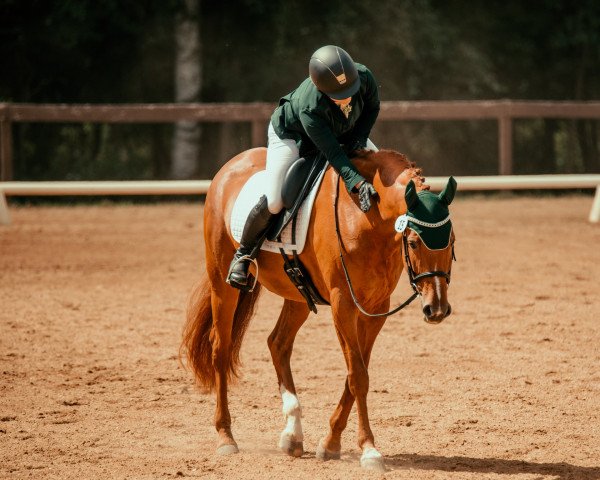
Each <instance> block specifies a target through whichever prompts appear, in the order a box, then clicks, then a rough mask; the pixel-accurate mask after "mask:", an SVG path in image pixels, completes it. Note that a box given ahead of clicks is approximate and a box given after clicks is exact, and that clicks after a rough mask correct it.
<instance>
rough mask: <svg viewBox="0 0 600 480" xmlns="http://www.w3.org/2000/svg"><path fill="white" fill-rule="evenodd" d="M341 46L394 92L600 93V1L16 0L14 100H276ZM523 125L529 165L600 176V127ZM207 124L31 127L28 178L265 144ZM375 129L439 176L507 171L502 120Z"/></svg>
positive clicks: (9, 52) (109, 174)
mask: <svg viewBox="0 0 600 480" xmlns="http://www.w3.org/2000/svg"><path fill="white" fill-rule="evenodd" d="M194 38H195V39H196V40H197V42H196V41H195V40H194ZM328 43H333V44H337V45H341V46H343V47H344V48H345V49H346V50H348V51H349V52H350V54H351V55H352V56H353V57H354V59H355V60H356V61H358V62H361V63H365V64H366V65H368V66H369V67H370V68H371V70H372V71H373V72H374V74H375V76H376V78H377V80H378V83H379V84H380V94H381V99H382V100H483V99H500V98H511V99H536V100H600V81H599V79H600V2H597V1H595V0H580V1H578V2H569V1H567V0H539V1H537V2H534V3H529V2H521V1H514V0H509V1H497V0H491V1H489V2H467V1H453V2H442V1H436V0H396V1H391V0H390V1H385V0H377V1H376V0H361V1H360V2H351V1H350V2H349V1H348V0H346V1H341V0H328V1H327V2H324V1H322V0H319V1H317V0H290V1H286V2H273V1H268V0H228V1H226V2H211V1H206V0H205V1H204V2H202V3H201V2H200V0H146V1H145V2H120V1H117V0H103V1H102V2H95V1H92V0H78V1H70V0H60V1H59V0H0V59H1V60H0V66H1V67H0V68H1V71H2V75H0V101H7V102H32V103H42V102H48V103H59V102H60V103H133V102H174V101H204V102H228V101H236V102H250V101H268V102H273V103H275V102H277V100H278V98H279V97H280V96H282V95H284V94H285V93H287V92H288V91H290V90H291V89H293V88H294V87H295V86H296V85H297V84H299V83H300V81H301V80H302V79H304V78H305V76H306V75H307V61H308V58H309V57H310V54H311V53H312V52H313V51H314V50H316V49H317V48H318V47H320V46H322V45H324V44H328ZM514 126H515V132H514V142H515V145H514V165H515V173H552V172H568V173H576V172H598V171H600V122H599V121H590V120H577V121H571V120H553V119H545V120H519V121H517V122H515V124H514ZM201 127H202V135H200V130H199V127H198V126H197V125H195V124H184V123H181V124H177V125H171V124H164V125H163V124H159V125H127V124H124V125H123V124H116V125H106V124H105V125H102V124H85V125H66V124H58V125H57V124H16V125H15V129H14V132H15V134H14V152H15V177H16V178H17V179H23V180H25V179H32V180H33V179H145V178H167V177H177V178H182V177H186V176H189V175H191V174H193V175H194V176H195V178H210V177H211V176H212V175H213V174H214V173H215V172H216V170H217V169H218V168H219V166H220V165H221V164H222V163H223V162H225V161H226V160H227V159H228V158H230V157H231V156H233V155H235V154H236V153H237V152H239V151H241V150H243V149H245V148H248V147H249V145H250V129H249V126H248V125H246V124H235V123H227V124H210V123H209V124H206V123H204V124H202V125H201ZM372 137H373V140H374V141H375V143H376V144H378V145H380V146H385V147H388V148H394V149H397V150H399V151H402V152H404V153H407V154H408V155H409V156H410V157H411V158H412V159H413V160H415V161H417V162H418V163H419V164H420V165H423V166H424V167H425V172H426V173H427V174H428V175H444V174H449V173H453V174H456V175H460V174H494V173H496V170H497V127H496V123H495V122H493V121H468V122H381V123H379V124H378V125H377V126H376V127H375V129H374V132H373V134H372ZM265 140H266V139H265ZM190 159H192V162H194V161H195V162H196V168H195V169H190ZM192 170H194V171H192Z"/></svg>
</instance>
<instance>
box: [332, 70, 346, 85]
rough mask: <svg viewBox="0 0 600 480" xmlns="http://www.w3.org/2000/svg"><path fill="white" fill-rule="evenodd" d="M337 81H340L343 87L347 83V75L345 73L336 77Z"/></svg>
mask: <svg viewBox="0 0 600 480" xmlns="http://www.w3.org/2000/svg"><path fill="white" fill-rule="evenodd" d="M332 73H333V72H332ZM335 79H336V80H337V81H338V83H339V84H340V85H343V84H344V83H346V74H345V73H342V74H341V75H337V76H336V77H335Z"/></svg>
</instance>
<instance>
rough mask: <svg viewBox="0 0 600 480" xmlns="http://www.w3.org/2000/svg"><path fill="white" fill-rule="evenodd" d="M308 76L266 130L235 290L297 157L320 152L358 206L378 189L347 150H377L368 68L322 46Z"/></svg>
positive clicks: (364, 206)
mask: <svg viewBox="0 0 600 480" xmlns="http://www.w3.org/2000/svg"><path fill="white" fill-rule="evenodd" d="M308 71H309V74H310V78H307V79H306V80H304V81H303V82H302V83H301V84H300V85H299V86H298V88H296V89H295V90H293V91H292V92H291V93H289V94H288V95H286V96H285V97H283V98H281V100H280V101H279V106H278V107H277V108H276V109H275V112H274V113H273V115H272V116H271V122H270V124H269V130H268V141H269V142H268V148H267V165H266V175H267V180H266V182H265V183H266V185H267V187H266V191H265V195H263V196H262V197H261V198H260V200H259V201H258V204H257V205H256V206H254V208H252V210H251V211H250V213H249V214H248V218H247V220H246V223H245V225H244V230H243V232H242V237H241V239H240V247H239V248H238V249H237V251H236V252H235V255H234V257H233V260H232V262H231V266H230V267H229V275H228V277H227V282H228V283H229V284H230V285H232V286H234V287H237V288H240V287H241V288H244V287H246V285H247V283H248V267H249V263H250V261H249V260H253V259H254V256H255V255H257V254H258V250H259V248H260V245H261V244H262V241H263V240H264V237H265V233H266V232H267V230H268V228H269V226H270V220H271V219H272V218H273V217H274V216H275V215H276V214H277V213H279V212H280V211H281V209H282V208H283V202H282V198H281V187H282V183H283V179H284V176H285V173H286V171H287V169H288V168H289V166H290V165H291V164H292V163H293V162H294V161H295V160H297V159H298V158H299V157H300V156H308V155H310V154H311V153H316V152H318V151H320V152H322V153H323V154H324V155H325V157H326V158H327V161H328V162H329V163H330V164H331V165H332V166H333V168H334V169H335V170H336V171H337V172H338V173H339V174H340V175H341V177H342V179H343V180H344V183H345V185H346V188H347V189H348V191H349V192H353V193H357V192H358V197H359V203H360V208H361V210H362V211H363V212H367V211H368V210H369V209H370V208H371V197H372V196H376V195H377V192H376V191H375V188H374V187H373V185H371V184H370V183H369V182H367V181H366V180H365V179H364V178H363V177H362V176H361V174H360V173H359V172H358V171H357V170H356V168H355V167H354V165H352V163H351V162H350V160H349V159H348V156H347V153H346V152H352V151H354V150H358V149H362V148H366V147H367V146H368V147H369V148H370V149H371V150H376V149H377V148H376V147H375V145H373V144H372V143H371V141H370V140H369V133H370V132H371V128H373V125H374V124H375V120H376V119H377V115H378V114H379V94H378V91H377V83H376V82H375V78H374V77H373V74H372V73H371V71H370V70H369V69H368V68H367V67H365V66H364V65H361V64H359V63H354V61H353V60H352V58H351V57H350V55H348V53H347V52H346V51H345V50H343V49H342V48H340V47H336V46H334V45H326V46H324V47H321V48H319V49H318V50H317V51H316V52H315V53H313V55H312V57H311V59H310V62H309V65H308ZM340 144H342V145H344V148H342V146H341V145H340Z"/></svg>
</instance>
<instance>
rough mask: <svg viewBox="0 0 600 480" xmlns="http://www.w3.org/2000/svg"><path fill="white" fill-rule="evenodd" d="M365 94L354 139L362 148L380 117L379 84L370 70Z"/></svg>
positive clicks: (367, 71) (354, 130) (355, 127)
mask: <svg viewBox="0 0 600 480" xmlns="http://www.w3.org/2000/svg"><path fill="white" fill-rule="evenodd" d="M365 77H366V81H365V84H366V85H365V87H366V88H365V92H364V93H363V99H364V102H365V103H364V107H363V111H362V112H361V114H360V117H359V118H358V120H357V121H356V123H355V124H354V128H353V135H352V136H353V137H354V138H356V139H357V140H358V141H359V142H360V144H361V146H363V147H364V146H365V145H366V144H367V139H368V138H369V134H370V133H371V129H372V128H373V125H375V121H376V120H377V116H378V115H379V91H378V89H377V82H376V80H375V77H373V74H372V73H371V72H370V70H366V75H365Z"/></svg>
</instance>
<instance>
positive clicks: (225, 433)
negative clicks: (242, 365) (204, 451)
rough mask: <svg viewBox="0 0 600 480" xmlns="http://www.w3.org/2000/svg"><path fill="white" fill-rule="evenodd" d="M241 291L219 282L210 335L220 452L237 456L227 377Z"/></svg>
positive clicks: (213, 298)
mask: <svg viewBox="0 0 600 480" xmlns="http://www.w3.org/2000/svg"><path fill="white" fill-rule="evenodd" d="M238 297H239V291H238V290H236V289H234V288H231V287H229V286H228V285H226V284H225V283H224V282H215V283H214V284H213V287H212V291H211V306H212V314H213V326H212V330H211V333H210V336H211V344H212V357H213V366H214V368H215V390H216V393H217V406H216V410H215V428H216V430H217V433H218V435H219V439H218V444H217V453H219V454H221V455H228V454H231V453H237V452H238V447H237V444H236V442H235V440H234V439H233V434H232V432H231V415H230V413H229V405H228V401H227V377H228V374H229V370H230V362H231V349H232V338H231V332H232V326H233V317H234V315H235V309H236V306H237V303H238Z"/></svg>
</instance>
